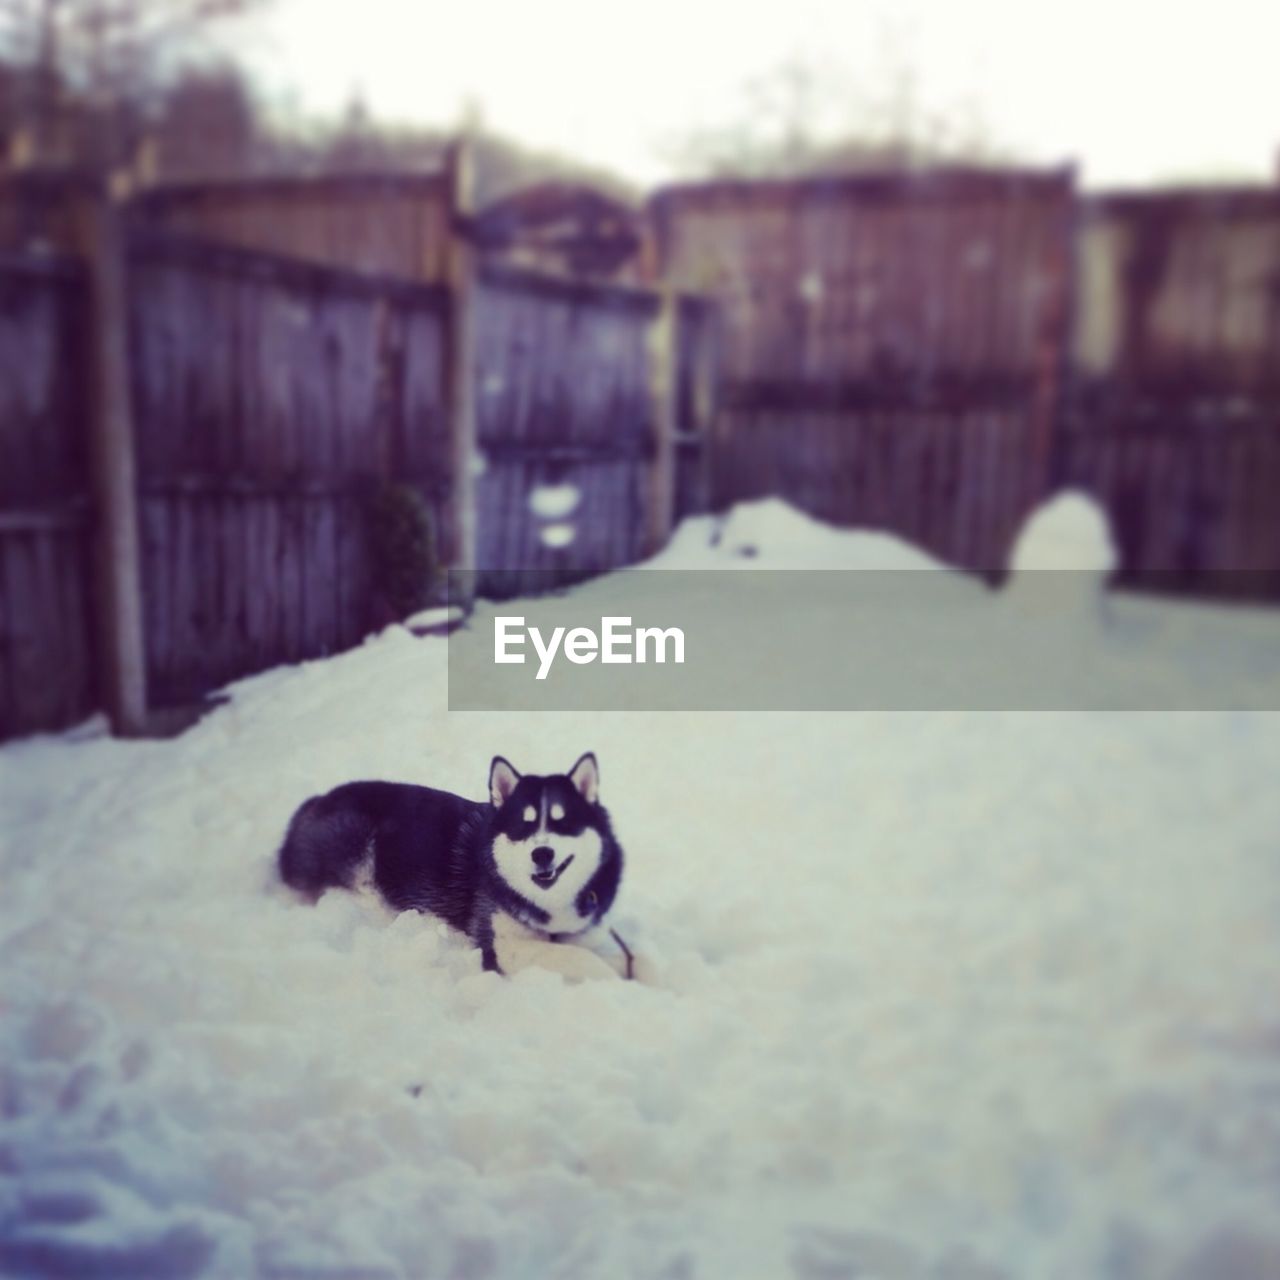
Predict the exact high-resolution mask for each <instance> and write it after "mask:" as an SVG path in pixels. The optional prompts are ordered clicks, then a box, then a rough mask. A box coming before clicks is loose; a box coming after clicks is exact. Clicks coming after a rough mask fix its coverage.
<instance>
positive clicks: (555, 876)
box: [530, 854, 574, 889]
mask: <svg viewBox="0 0 1280 1280" xmlns="http://www.w3.org/2000/svg"><path fill="white" fill-rule="evenodd" d="M573 857H574V855H573V854H570V855H569V856H568V857H567V858H566V859H565V860H564V861H563V862H562V863H561V864H560V865H559V866H558V867H551V866H546V867H539V868H538V870H537V871H535V872H534V873H533V875H532V876H531V877H530V879H531V880H532V881H533V883H534V884H536V885H537V886H538V888H539V889H550V888H551V886H552V885H553V884H555V882H556V881H557V880H559V879H560V877H561V876H562V875H564V873H565V869H566V868H567V867H568V865H569V863H571V862H572V861H573Z"/></svg>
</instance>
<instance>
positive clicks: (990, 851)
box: [0, 503, 1280, 1280]
mask: <svg viewBox="0 0 1280 1280" xmlns="http://www.w3.org/2000/svg"><path fill="white" fill-rule="evenodd" d="M715 529H716V522H715V521H713V520H711V519H704V520H699V521H690V522H686V525H685V526H684V527H683V529H682V531H681V533H680V535H679V536H678V538H677V539H676V545H675V547H673V548H672V550H671V552H670V555H671V557H672V558H673V559H674V560H675V561H676V563H674V564H672V565H670V566H669V567H673V568H679V567H697V568H714V567H726V566H727V565H729V564H731V563H734V562H737V563H741V564H743V565H745V566H747V567H752V566H758V567H761V568H775V567H787V566H794V565H795V564H796V563H797V562H801V563H804V564H805V567H881V568H886V567H891V568H904V567H908V566H909V565H910V566H911V567H917V568H919V567H938V566H937V565H936V563H935V562H932V561H930V560H929V558H928V557H927V556H923V555H921V554H920V553H918V552H912V551H910V549H909V548H904V547H903V546H902V544H900V543H897V542H896V540H894V539H891V538H886V537H883V536H882V535H866V534H861V533H856V532H844V531H837V530H832V529H827V528H825V527H824V526H822V525H820V524H819V523H818V522H816V521H810V520H808V519H807V518H805V517H803V516H799V515H798V514H797V513H795V512H793V511H791V510H789V509H788V508H786V507H785V506H784V505H783V504H781V503H757V504H751V505H750V506H749V507H747V508H745V509H742V510H740V511H738V512H735V513H733V514H732V515H731V516H730V517H729V518H728V519H727V520H726V521H724V522H723V525H722V526H721V527H720V533H721V539H720V543H719V545H716V546H713V545H712V537H713V534H714V532H715ZM748 546H752V547H755V548H756V551H757V554H756V555H755V556H754V557H752V556H748V555H746V554H745V548H746V547H748ZM975 599H976V601H977V603H976V604H975V608H977V607H979V605H981V606H982V607H991V608H993V609H996V608H998V606H997V604H996V602H993V601H991V600H990V599H988V598H987V597H985V596H983V595H981V594H980V593H977V592H975ZM1151 608H1152V609H1153V610H1155V609H1156V608H1157V606H1154V605H1153V606H1151ZM1159 610H1160V612H1159V616H1160V617H1164V616H1165V614H1166V612H1167V610H1166V609H1165V608H1164V607H1163V606H1159ZM1233 625H1234V622H1233ZM1086 638H1087V637H1086ZM1206 652H1207V654H1208V657H1207V658H1206V661H1209V660H1214V661H1220V660H1221V659H1220V657H1219V655H1218V651H1217V650H1216V649H1212V648H1210V649H1209V650H1207V651H1206ZM749 660H750V654H749V653H744V654H743V655H738V654H730V655H727V656H726V661H727V662H730V661H742V662H747V661H749ZM446 675H447V645H446V642H445V641H443V640H442V639H438V638H426V639H414V638H413V637H412V636H411V635H410V634H409V632H408V631H407V630H405V629H403V628H391V629H388V630H387V631H386V632H384V633H383V634H382V635H380V636H378V637H376V638H374V639H372V640H370V641H368V642H367V643H366V644H364V645H363V646H361V647H359V648H357V649H355V650H352V651H350V652H348V653H344V654H341V655H338V656H336V657H334V658H331V659H328V660H325V661H317V662H311V663H306V664H304V665H301V666H298V667H292V668H281V669H278V670H275V671H270V672H266V673H263V674H261V675H258V676H255V677H253V678H252V679H249V680H245V681H241V682H239V683H238V684H236V685H235V686H233V687H232V689H231V690H230V693H231V699H230V701H229V702H228V703H227V704H226V705H225V706H222V707H221V708H219V709H218V710H217V711H215V712H214V713H212V714H211V715H210V716H208V717H207V718H206V719H205V720H204V721H202V722H201V723H200V724H199V725H197V726H195V727H194V728H193V729H191V730H190V731H189V732H187V733H186V734H184V735H183V736H181V737H180V738H177V739H175V740H173V741H168V742H120V741H114V740H110V739H107V738H103V737H98V736H86V735H81V736H80V737H79V738H77V737H76V736H75V735H66V736H63V737H46V738H39V739H33V740H29V741H26V742H18V743H11V744H8V745H7V746H5V747H3V748H0V884H2V885H3V893H0V972H2V973H3V974H4V979H3V988H2V991H0V999H2V1005H3V1008H2V1011H0V1012H2V1016H0V1274H3V1275H5V1276H6V1277H7V1276H13V1277H15V1280H26V1278H28V1277H44V1276H64V1275H66V1276H77V1275H86V1276H87V1275H95V1276H108V1275H109V1276H118V1277H135V1276H136V1277H142V1276H147V1277H155V1276H166V1277H179V1276H181V1277H192V1278H193V1280H194V1278H195V1277H202V1278H208V1280H213V1278H214V1277H218V1278H221V1277H234V1278H235V1280H249V1278H250V1277H255V1276H261V1277H263V1278H264V1280H267V1278H269V1277H276V1278H279V1277H282V1276H289V1275H297V1276H314V1277H323V1276H339V1275H352V1276H354V1275H361V1276H365V1275H367V1276H377V1277H380V1278H382V1277H385V1278H387V1280H394V1278H396V1277H403V1278H405V1280H420V1278H421V1277H423V1276H442V1277H444V1276H458V1277H462V1276H466V1277H476V1278H479V1277H485V1278H486V1280H507V1278H508V1277H510V1278H512V1280H518V1278H521V1277H532V1276H559V1277H565V1278H566V1280H573V1278H574V1277H579V1276H582V1277H596V1276H601V1277H617V1280H630V1278H631V1277H637V1278H638V1280H649V1278H651V1280H659V1277H666V1278H668V1280H670V1278H673V1277H693V1276H734V1277H739V1276H740V1277H745V1278H753V1277H778V1278H779V1280H786V1278H787V1277H798V1278H799V1280H818V1278H819V1277H838V1276H841V1277H850V1276H865V1277H870V1276H883V1277H890V1276H893V1277H900V1278H903V1277H917V1278H918V1280H944V1278H945V1280H959V1278H960V1277H971V1278H976V1277H988V1278H991V1280H999V1278H1002V1280H1021V1277H1041V1276H1043V1277H1092V1276H1098V1277H1102V1276H1107V1277H1113V1278H1114V1280H1121V1278H1122V1277H1128V1278H1131V1280H1139V1278H1140V1280H1191V1278H1192V1277H1218V1276H1222V1277H1227V1276H1232V1277H1245V1276H1248V1277H1250V1278H1251V1280H1252V1278H1253V1277H1262V1276H1267V1275H1274V1274H1276V1263H1277V1258H1280V1225H1278V1224H1277V1221H1276V1216H1275V1191H1276V1187H1277V1169H1278V1165H1277V1151H1278V1150H1280V1016H1278V1015H1277V1010H1276V1004H1275V1000H1274V998H1273V997H1274V992H1275V991H1276V989H1277V984H1278V983H1280V933H1278V932H1277V930H1276V928H1275V923H1276V914H1277V908H1278V904H1280V858H1278V855H1277V845H1276V840H1275V833H1276V830H1277V828H1280V793H1278V792H1277V789H1276V787H1275V785H1274V780H1275V777H1276V776H1277V774H1280V717H1278V716H1276V715H1266V714H1238V713H1237V714H1228V713H1214V714H1197V715H1164V716H1148V715H1124V714H1116V713H1106V714H1093V715H1090V714H1078V715H1057V714H1039V715H1037V714H996V713H981V712H949V713H923V712H921V713H886V712H875V713H864V714H837V713H831V712H822V713H815V714H789V713H773V714H762V715H750V714H742V713H722V714H702V715H697V714H689V713H685V712H671V713H654V712H634V713H630V714H627V715H617V716H603V715H600V714H598V713H593V712H585V713H576V712H563V713H557V714H551V715H548V714H528V713H526V714H502V713H487V712H486V713H467V714H450V713H449V712H448V711H447V710H446V709H445V708H446V688H447V685H446ZM587 748H592V749H594V750H595V751H596V752H597V753H598V755H599V757H600V761H601V765H602V787H603V790H602V795H603V798H604V800H605V802H606V803H607V804H608V805H609V807H610V811H611V814H612V816H613V819H614V823H615V826H616V829H617V831H618V834H619V837H620V839H621V841H622V843H623V845H624V847H625V849H626V853H627V872H626V877H625V879H624V883H623V890H622V897H621V899H620V903H619V908H618V913H617V914H618V918H617V920H616V921H615V922H614V923H616V925H617V927H618V928H619V930H620V932H622V933H623V935H624V936H625V937H626V938H627V940H628V941H629V942H630V943H631V944H632V945H633V946H634V947H635V948H636V950H637V951H638V952H639V953H640V955H641V956H642V957H643V958H644V959H646V960H647V961H649V962H650V965H651V969H650V971H651V972H652V973H653V974H655V975H656V981H654V982H653V983H651V984H644V983H625V982H621V981H616V980H608V981H606V980H601V981H597V982H582V983H579V984H576V985H571V984H570V983H568V982H566V981H565V980H564V979H563V978H562V977H561V976H559V975H558V974H556V973H553V972H548V971H546V970H545V969H542V968H538V967H530V968H528V969H525V970H523V971H521V972H518V973H515V974H514V975H513V976H512V977H510V978H508V979H501V978H498V977H497V976H495V975H492V974H483V973H481V972H480V971H479V959H478V956H477V954H476V953H475V951H474V950H473V949H471V948H470V947H469V946H467V945H466V944H465V943H464V942H463V941H462V940H461V939H459V938H458V937H456V936H454V935H452V934H450V933H449V931H448V930H447V929H445V928H444V927H443V926H442V925H440V924H439V923H438V922H436V921H433V920H430V919H426V918H423V917H419V916H417V915H415V914H413V913H405V914H403V915H400V916H398V917H392V916H389V915H388V913H386V912H385V911H382V910H381V909H380V908H379V907H378V906H377V905H376V904H375V903H372V902H370V901H368V900H366V899H362V898H359V897H356V896H353V895H348V894H342V893H331V894H327V895H326V896H325V897H324V898H322V899H321V901H320V903H319V904H318V905H317V906H315V907H307V906H302V905H299V904H297V903H296V902H294V901H293V900H292V899H291V898H290V896H289V895H287V894H285V893H283V892H281V891H280V890H279V888H278V886H276V884H275V881H274V873H273V857H274V850H275V849H276V847H277V845H278V842H279V840H280V837H281V834H282V832H283V830H284V826H285V823H286V822H287V820H288V817H289V815H290V813H291V811H292V810H293V808H294V807H295V806H296V805H297V804H298V803H299V802H300V801H301V800H303V799H304V798H305V797H307V796H308V795H311V794H314V793H315V792H317V791H322V790H325V789H327V788H329V787H332V786H334V785H336V784H338V783H340V782H343V781H347V780H350V779H353V778H368V777H381V778H387V779H391V780H403V781H411V782H420V783H429V784H431V785H435V786H439V787H444V788H446V789H449V790H453V791H458V792H461V793H463V794H466V795H471V796H477V797H478V796H480V795H482V794H483V792H484V780H485V776H486V772H487V767H488V762H489V759H490V757H491V756H492V755H493V754H494V752H495V751H500V752H502V753H503V754H504V755H506V756H508V757H509V758H510V759H511V760H512V761H513V762H515V763H516V765H517V766H518V767H520V768H522V769H528V770H531V771H539V772H541V771H550V770H555V769H563V768H566V767H567V766H568V765H569V764H570V763H571V762H572V761H573V760H574V759H575V758H576V757H577V756H578V755H579V754H580V753H581V752H582V751H583V750H585V749H587Z"/></svg>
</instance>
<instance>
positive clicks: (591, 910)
mask: <svg viewBox="0 0 1280 1280" xmlns="http://www.w3.org/2000/svg"><path fill="white" fill-rule="evenodd" d="M599 902H600V899H599V898H597V897H596V893H595V890H594V889H593V890H592V891H591V892H590V893H589V894H587V896H586V897H585V898H583V900H582V906H583V910H584V911H585V913H586V914H587V915H589V916H593V915H595V913H596V906H597V905H598V904H599Z"/></svg>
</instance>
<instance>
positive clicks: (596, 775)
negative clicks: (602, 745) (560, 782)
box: [569, 751, 600, 804]
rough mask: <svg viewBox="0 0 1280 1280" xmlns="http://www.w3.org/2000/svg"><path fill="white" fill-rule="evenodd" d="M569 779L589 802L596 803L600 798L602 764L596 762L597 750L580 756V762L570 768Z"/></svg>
mask: <svg viewBox="0 0 1280 1280" xmlns="http://www.w3.org/2000/svg"><path fill="white" fill-rule="evenodd" d="M569 781H570V782H572V783H573V785H574V786H575V787H577V789H578V794H579V795H580V796H581V797H582V798H583V799H584V800H585V801H586V802H587V803H588V804H595V802H596V801H597V800H598V799H599V798H600V766H599V765H598V764H597V763H596V757H595V752H593V751H588V752H587V753H586V755H584V756H579V757H578V763H577V764H575V765H574V766H573V768H572V769H570V770H569Z"/></svg>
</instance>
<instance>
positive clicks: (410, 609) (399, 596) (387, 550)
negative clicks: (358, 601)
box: [369, 484, 439, 618]
mask: <svg viewBox="0 0 1280 1280" xmlns="http://www.w3.org/2000/svg"><path fill="white" fill-rule="evenodd" d="M369 552H370V557H371V559H372V563H373V581H374V586H375V588H376V589H377V591H378V593H379V595H380V596H381V597H382V599H383V600H384V601H385V602H386V605H387V607H388V608H389V609H390V610H391V611H392V612H393V613H394V614H395V616H396V617H397V618H406V617H408V616H409V614H411V613H414V612H416V611H417V610H419V609H422V608H425V607H426V606H427V605H428V604H429V603H430V602H431V593H432V590H433V588H434V587H435V585H436V579H437V576H438V573H439V564H438V563H437V561H436V534H435V525H434V522H433V521H432V518H431V509H430V507H428V506H427V503H426V501H425V500H424V498H423V496H422V494H420V493H419V492H418V491H417V489H415V488H413V487H412V486H411V485H407V484H392V485H387V486H386V487H385V488H383V489H381V490H379V491H378V492H377V493H376V494H375V495H374V497H373V499H372V501H371V502H370V504H369Z"/></svg>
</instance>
